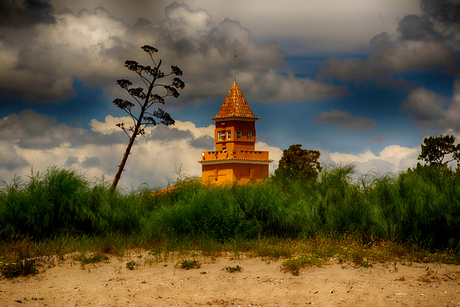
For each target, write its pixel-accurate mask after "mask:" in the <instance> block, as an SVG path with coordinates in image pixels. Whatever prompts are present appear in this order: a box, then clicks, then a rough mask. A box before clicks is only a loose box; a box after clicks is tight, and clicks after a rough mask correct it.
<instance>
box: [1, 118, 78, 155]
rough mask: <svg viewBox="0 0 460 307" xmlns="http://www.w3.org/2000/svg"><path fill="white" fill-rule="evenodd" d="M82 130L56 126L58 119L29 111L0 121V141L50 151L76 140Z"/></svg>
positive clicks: (60, 125)
mask: <svg viewBox="0 0 460 307" xmlns="http://www.w3.org/2000/svg"><path fill="white" fill-rule="evenodd" d="M79 133H80V130H78V129H74V128H71V127H69V126H67V125H65V124H59V125H56V119H55V118H53V117H49V116H47V115H42V114H38V113H36V112H35V111H33V110H30V109H27V110H24V111H22V112H21V113H19V115H16V114H10V115H8V116H7V117H4V118H2V119H0V140H8V141H11V142H13V143H15V144H17V145H18V146H19V147H20V148H28V149H49V148H55V147H59V146H60V145H61V144H62V143H64V142H65V141H68V140H69V139H72V138H74V137H75V136H77V135H78V134H79Z"/></svg>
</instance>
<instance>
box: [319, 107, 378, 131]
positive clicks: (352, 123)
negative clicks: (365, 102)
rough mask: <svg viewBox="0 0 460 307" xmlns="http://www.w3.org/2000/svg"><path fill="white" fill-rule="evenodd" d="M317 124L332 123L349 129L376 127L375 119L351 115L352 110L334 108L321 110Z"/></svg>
mask: <svg viewBox="0 0 460 307" xmlns="http://www.w3.org/2000/svg"><path fill="white" fill-rule="evenodd" d="M315 123H317V124H330V125H334V126H338V127H340V128H343V129H347V130H368V129H372V128H375V126H376V124H375V121H373V120H372V119H369V118H364V117H360V116H351V114H350V112H345V111H339V110H333V111H331V112H319V113H318V115H317V116H316V117H315Z"/></svg>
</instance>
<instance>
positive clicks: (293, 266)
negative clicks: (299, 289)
mask: <svg viewBox="0 0 460 307" xmlns="http://www.w3.org/2000/svg"><path fill="white" fill-rule="evenodd" d="M327 262H328V261H327V259H325V258H322V257H320V256H318V255H302V256H300V257H292V258H289V259H287V260H285V261H283V263H282V264H281V269H282V270H283V271H284V272H290V273H292V275H294V276H297V275H299V270H300V269H301V268H304V267H307V266H321V265H324V264H327Z"/></svg>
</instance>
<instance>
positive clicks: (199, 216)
mask: <svg viewBox="0 0 460 307" xmlns="http://www.w3.org/2000/svg"><path fill="white" fill-rule="evenodd" d="M354 178H356V174H355V169H354V166H353V165H344V166H336V167H332V168H330V167H329V168H326V169H324V170H322V171H321V172H320V173H319V175H318V177H317V179H316V180H294V179H292V180H286V181H285V183H286V184H284V185H280V184H278V183H277V182H276V181H272V180H266V181H262V182H257V183H253V184H246V185H241V184H232V185H227V186H206V185H202V184H201V183H200V182H199V181H194V180H192V181H188V182H183V183H181V184H179V185H177V186H175V188H174V189H170V190H168V191H166V192H157V193H151V190H150V189H147V188H145V187H142V188H140V189H138V190H136V191H133V192H131V193H126V194H121V193H119V192H118V191H116V192H115V193H113V194H112V195H111V194H110V191H109V190H110V188H109V187H108V185H107V184H105V183H104V182H99V181H97V182H88V181H87V180H86V179H85V178H84V177H83V176H81V175H78V174H77V173H75V172H74V171H71V170H65V169H57V168H50V169H48V171H47V172H45V174H44V175H39V174H34V175H33V176H31V177H30V178H29V181H28V182H24V183H23V182H21V181H20V180H19V179H18V178H16V179H15V180H14V181H13V183H12V184H10V185H4V187H3V189H2V190H1V192H0V240H7V241H8V242H10V241H11V240H12V241H13V242H18V243H17V244H18V245H17V246H18V247H17V248H16V249H15V250H16V251H15V255H17V257H19V259H21V260H24V259H27V258H30V257H32V256H31V255H30V253H29V252H28V251H29V249H28V246H33V245H34V244H37V243H38V242H42V241H47V240H52V239H53V238H61V239H59V240H61V241H62V242H64V241H67V240H71V239H69V238H76V237H78V238H81V241H79V242H81V243H79V244H82V245H85V244H86V243H84V242H86V241H91V240H93V238H97V237H99V238H100V239H99V240H98V242H99V243H98V245H94V246H93V245H91V247H92V248H94V249H95V250H96V251H98V252H100V253H102V254H107V253H110V254H114V255H119V256H120V255H122V254H123V251H125V250H127V249H129V248H131V247H132V246H131V245H129V244H135V246H137V245H142V246H146V247H147V248H148V249H149V250H157V249H160V250H161V251H162V253H168V252H167V251H166V250H165V246H168V248H173V249H174V246H181V247H182V248H186V249H190V250H192V249H194V248H195V246H196V245H200V246H201V247H202V248H203V249H204V250H205V251H206V253H208V254H210V255H213V254H215V253H217V252H218V251H219V244H227V245H229V246H234V249H235V250H237V249H239V248H241V246H243V245H244V244H243V243H242V242H247V240H252V239H257V240H260V239H265V238H266V239H268V240H269V241H270V243H269V244H268V245H267V247H266V248H265V249H264V248H262V247H261V248H260V255H261V256H263V257H265V256H266V257H272V258H276V257H290V256H291V255H296V254H297V253H296V252H295V251H292V250H286V251H283V250H280V249H277V248H276V246H278V243H279V241H278V240H285V239H293V240H297V239H299V238H309V237H318V236H320V235H323V234H331V235H333V236H343V235H346V236H351V237H355V238H357V239H359V240H360V241H362V242H363V243H365V244H367V243H371V242H374V241H375V240H379V239H383V240H393V241H395V242H400V243H410V244H415V245H417V246H423V247H426V248H429V249H437V248H450V249H452V250H460V172H453V171H452V170H450V169H449V168H447V167H446V166H440V165H432V166H429V165H425V166H422V165H419V166H417V167H416V168H415V169H409V170H408V171H406V172H403V173H401V174H399V175H391V174H386V175H381V176H378V175H372V174H370V175H366V176H364V177H362V178H361V179H360V180H356V179H354ZM24 237H26V238H28V239H27V240H28V241H27V242H26V241H21V240H23V238H24ZM126 238H132V239H130V240H131V241H129V242H134V241H135V242H136V243H128V241H127V240H126ZM134 238H135V239H134ZM85 240H86V241H85ZM61 241H59V242H61ZM156 243H160V245H159V246H157V245H155V244H156ZM56 244H57V243H56ZM88 244H89V243H88ZM91 244H94V243H91ZM152 245H154V246H155V248H153V247H151V246H152ZM74 248H75V250H77V251H78V250H80V249H81V247H80V246H75V247H74ZM232 248H233V247H232ZM1 252H2V251H1V250H0V254H1ZM72 252H73V251H72ZM64 253H65V251H64V250H59V251H58V254H60V255H61V254H64ZM15 257H16V256H14V257H12V258H11V259H8V261H9V262H14V261H13V260H15ZM0 260H2V261H3V260H5V261H6V259H0ZM356 261H358V262H359V259H358V258H357V260H356ZM5 263H6V262H5Z"/></svg>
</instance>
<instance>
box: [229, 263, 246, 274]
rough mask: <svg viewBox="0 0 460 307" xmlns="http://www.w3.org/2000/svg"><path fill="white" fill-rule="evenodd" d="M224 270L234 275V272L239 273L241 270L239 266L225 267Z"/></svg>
mask: <svg viewBox="0 0 460 307" xmlns="http://www.w3.org/2000/svg"><path fill="white" fill-rule="evenodd" d="M225 270H226V271H227V272H229V273H234V272H241V271H242V270H243V268H242V267H240V266H239V265H236V266H226V267H225Z"/></svg>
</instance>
